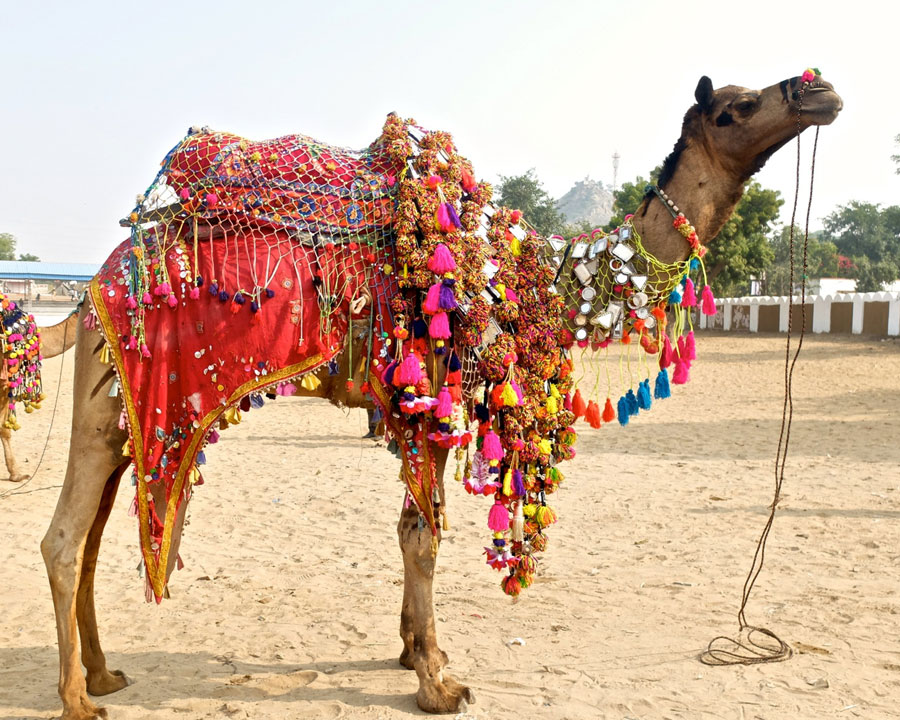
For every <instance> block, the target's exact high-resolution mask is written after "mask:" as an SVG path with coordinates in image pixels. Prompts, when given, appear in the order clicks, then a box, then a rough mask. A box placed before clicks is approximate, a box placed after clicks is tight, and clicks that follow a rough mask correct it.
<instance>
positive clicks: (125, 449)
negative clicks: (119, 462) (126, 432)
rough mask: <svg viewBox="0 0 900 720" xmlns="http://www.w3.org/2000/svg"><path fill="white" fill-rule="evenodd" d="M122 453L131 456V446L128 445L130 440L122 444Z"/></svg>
mask: <svg viewBox="0 0 900 720" xmlns="http://www.w3.org/2000/svg"><path fill="white" fill-rule="evenodd" d="M122 455H123V456H124V457H131V448H130V447H128V441H127V440H126V441H125V444H124V445H123V446H122Z"/></svg>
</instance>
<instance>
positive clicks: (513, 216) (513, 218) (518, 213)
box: [509, 210, 522, 225]
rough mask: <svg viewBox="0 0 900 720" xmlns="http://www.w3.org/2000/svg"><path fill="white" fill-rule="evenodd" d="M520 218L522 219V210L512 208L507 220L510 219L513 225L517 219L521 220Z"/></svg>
mask: <svg viewBox="0 0 900 720" xmlns="http://www.w3.org/2000/svg"><path fill="white" fill-rule="evenodd" d="M521 219H522V211H521V210H513V211H512V212H511V213H510V214H509V221H510V222H511V223H512V224H513V225H515V224H516V223H517V222H519V220H521Z"/></svg>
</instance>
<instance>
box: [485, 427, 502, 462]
mask: <svg viewBox="0 0 900 720" xmlns="http://www.w3.org/2000/svg"><path fill="white" fill-rule="evenodd" d="M503 454H504V453H503V446H502V445H501V444H500V438H499V437H497V433H495V432H494V431H493V430H489V431H488V433H487V434H486V435H485V436H484V444H483V445H482V446H481V455H482V457H484V458H485V459H486V460H502V459H503Z"/></svg>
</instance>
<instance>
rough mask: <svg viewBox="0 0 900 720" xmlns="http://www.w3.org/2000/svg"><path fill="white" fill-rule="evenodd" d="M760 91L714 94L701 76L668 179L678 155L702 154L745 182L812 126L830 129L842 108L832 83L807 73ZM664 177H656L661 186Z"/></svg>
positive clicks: (733, 87) (670, 161) (738, 89)
mask: <svg viewBox="0 0 900 720" xmlns="http://www.w3.org/2000/svg"><path fill="white" fill-rule="evenodd" d="M807 72H808V74H805V75H804V76H798V77H792V78H790V79H789V80H782V81H781V82H780V83H777V84H776V85H771V86H769V87H767V88H764V89H763V90H749V89H747V88H744V87H738V86H737V85H726V86H725V87H723V88H719V89H718V90H714V89H713V85H712V81H711V80H710V79H709V78H708V77H706V76H703V77H702V78H700V82H699V83H698V84H697V89H696V91H695V93H694V97H695V99H696V100H697V104H696V105H694V106H693V107H692V108H690V110H688V112H687V114H686V115H685V118H684V126H683V128H682V135H681V138H680V139H679V141H678V144H677V145H676V148H675V152H673V154H672V155H673V156H675V157H673V156H670V158H669V159H668V160H667V162H666V166H667V167H665V168H664V171H663V173H664V175H665V174H666V170H668V171H669V173H671V172H672V171H673V170H674V165H675V163H676V162H677V160H678V157H677V156H678V155H680V152H681V151H683V150H684V149H686V148H688V147H693V148H697V149H702V150H703V151H704V154H705V155H706V156H707V157H709V158H710V159H711V160H712V161H713V162H714V163H715V164H718V165H719V166H720V167H721V168H722V169H723V170H724V171H726V172H727V173H728V174H730V175H732V176H733V177H734V178H735V179H737V180H739V181H740V182H743V181H745V180H747V179H748V178H749V177H750V176H751V175H753V174H754V173H756V172H757V171H758V170H760V169H761V168H762V167H763V165H764V164H765V162H766V160H768V159H769V157H771V155H772V153H774V152H775V151H776V150H778V149H779V148H780V147H782V146H783V145H784V144H785V143H786V142H788V140H790V139H791V138H793V137H795V136H796V135H797V131H798V130H800V131H801V132H802V131H803V130H805V129H806V128H808V127H810V126H812V125H828V124H830V123H831V122H833V121H834V119H835V118H836V117H837V116H838V113H839V112H840V111H841V108H842V107H843V102H842V100H841V98H840V96H839V95H838V94H837V93H836V92H835V91H834V88H833V87H832V86H831V84H830V83H828V82H826V81H825V80H823V79H822V78H821V77H820V76H819V75H814V74H813V73H812V72H809V71H807ZM665 179H666V178H665V177H663V176H661V177H660V185H661V186H662V185H663V184H664V181H665Z"/></svg>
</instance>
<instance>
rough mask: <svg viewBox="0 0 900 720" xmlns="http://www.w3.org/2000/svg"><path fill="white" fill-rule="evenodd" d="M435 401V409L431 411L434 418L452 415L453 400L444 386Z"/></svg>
mask: <svg viewBox="0 0 900 720" xmlns="http://www.w3.org/2000/svg"><path fill="white" fill-rule="evenodd" d="M437 401H438V404H437V407H436V408H435V409H434V411H433V412H434V416H435V417H439V418H446V417H450V416H451V415H452V414H453V399H452V398H451V397H450V390H449V389H448V388H447V386H446V385H444V387H442V388H441V391H440V392H439V393H438V397H437Z"/></svg>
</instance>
